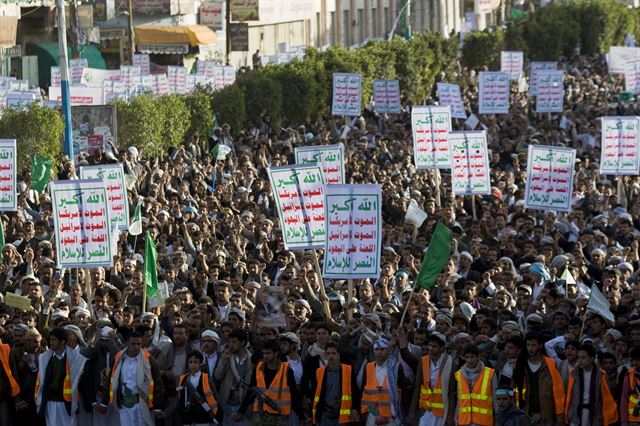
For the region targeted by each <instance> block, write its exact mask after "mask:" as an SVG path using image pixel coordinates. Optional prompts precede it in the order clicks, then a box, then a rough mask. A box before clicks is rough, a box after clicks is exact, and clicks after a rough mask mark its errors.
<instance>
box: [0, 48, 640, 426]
mask: <svg viewBox="0 0 640 426" xmlns="http://www.w3.org/2000/svg"><path fill="white" fill-rule="evenodd" d="M559 67H560V68H562V69H564V70H565V73H566V74H565V75H566V80H565V88H566V90H565V111H564V112H563V113H561V114H536V113H535V112H534V111H533V101H532V98H531V97H529V96H528V94H527V93H526V92H522V93H519V92H518V91H517V88H516V87H515V86H514V87H513V90H512V102H511V109H510V113H509V114H508V115H499V116H480V117H479V118H480V120H481V123H482V124H481V125H482V126H483V127H484V128H485V129H486V132H487V137H488V146H489V148H490V162H491V179H492V185H493V188H492V192H491V195H490V196H477V197H476V200H475V202H472V200H471V197H460V196H458V197H456V196H454V195H452V193H451V176H450V173H449V171H447V170H442V171H441V172H438V171H436V170H416V168H415V166H414V165H413V148H412V142H411V121H410V107H409V106H408V105H407V106H406V109H405V110H403V113H402V114H399V115H394V116H385V115H379V114H376V113H374V112H372V111H369V110H367V109H365V110H364V112H363V115H362V116H361V117H358V118H356V119H353V120H346V121H345V120H344V119H339V118H334V117H327V118H326V119H325V120H324V121H322V122H319V123H303V124H302V125H300V126H299V127H295V128H288V129H281V128H279V127H276V126H275V125H274V124H273V123H272V117H270V116H269V114H268V112H266V113H264V114H263V115H262V116H261V117H259V118H258V117H256V120H255V121H253V122H250V123H248V125H247V126H246V128H244V129H231V128H229V126H228V125H223V126H222V127H221V128H216V129H215V130H214V131H213V133H212V135H211V136H210V137H205V136H199V135H193V138H192V139H190V140H188V141H186V142H185V144H184V145H183V146H180V147H179V148H177V149H175V150H171V151H170V152H168V153H165V154H164V155H160V156H159V157H156V158H149V157H148V156H146V155H145V153H144V152H142V151H139V150H138V149H136V148H134V147H131V148H128V149H123V150H120V152H116V153H114V152H111V151H107V152H105V151H103V150H101V149H98V150H96V151H95V152H93V153H90V155H88V156H87V157H86V158H83V159H82V160H81V161H79V164H73V163H72V162H71V161H69V159H68V158H61V159H59V161H58V165H59V167H58V170H59V171H58V172H57V176H56V179H57V180H66V179H77V178H78V177H77V174H78V170H77V167H78V166H80V165H83V164H91V165H93V164H107V163H111V162H116V161H117V162H121V163H122V164H123V167H124V170H125V172H126V174H127V175H128V176H129V177H130V178H131V181H132V182H135V183H134V184H132V185H131V187H130V190H129V191H128V196H129V205H130V211H134V209H135V206H136V205H137V204H138V203H142V216H143V223H144V229H145V230H146V231H148V232H149V233H150V235H151V236H152V238H153V240H154V241H155V244H156V247H157V252H158V264H157V271H158V277H159V281H160V283H161V284H162V286H163V287H165V285H166V289H167V294H166V296H167V297H166V298H164V300H161V301H160V302H159V303H150V302H151V300H146V298H145V297H144V292H145V283H144V259H145V257H144V244H143V243H142V239H140V241H138V239H137V238H136V237H134V236H132V235H128V234H127V233H126V232H122V233H121V234H120V237H119V241H118V243H117V252H116V254H115V256H114V262H113V266H112V267H110V268H93V269H78V270H73V271H64V270H60V269H57V267H56V250H55V244H52V241H53V234H54V232H55V229H54V226H53V218H52V206H51V200H50V197H49V195H48V194H47V192H46V191H45V192H42V193H38V192H36V191H34V190H32V188H31V187H30V185H29V184H28V182H29V176H28V175H26V174H25V175H23V176H21V177H20V179H19V181H20V182H19V184H20V190H21V193H20V196H19V206H18V211H17V212H15V213H6V214H3V215H1V216H0V219H1V221H2V226H3V227H4V235H5V242H6V244H5V245H4V246H3V247H2V263H1V264H0V288H1V292H2V294H3V296H4V297H3V299H6V295H7V294H9V293H14V294H15V295H19V296H26V297H28V298H29V299H30V302H31V307H32V309H30V310H26V311H25V310H20V309H17V308H12V307H9V306H8V305H6V304H0V337H1V341H2V344H1V345H0V366H1V367H2V368H0V424H2V425H6V426H10V425H27V424H28V425H42V424H45V423H46V424H47V425H67V424H76V425H79V426H93V425H96V426H98V425H110V426H113V425H117V424H120V425H121V426H133V425H135V426H137V425H147V426H150V425H154V424H156V425H167V426H169V425H204V424H214V423H219V424H224V425H232V426H233V425H245V424H256V425H298V424H300V425H302V424H318V425H323V426H328V425H337V424H349V423H351V424H362V425H374V424H375V425H411V424H420V425H436V426H438V425H454V424H458V425H471V424H474V425H493V424H496V425H501V426H502V425H529V424H531V425H583V426H584V425H610V424H621V425H625V426H626V425H640V403H639V402H638V401H639V399H640V308H639V306H640V282H639V281H637V276H638V273H639V270H640V253H639V241H640V198H638V197H637V195H638V193H640V179H639V178H638V177H636V176H631V177H628V176H625V177H617V176H605V175H601V174H599V172H598V169H599V164H598V162H599V160H600V134H599V125H600V124H599V120H598V118H599V117H601V116H606V115H635V114H636V112H635V105H634V103H633V102H625V101H623V100H622V99H620V98H619V94H620V93H621V92H622V80H621V79H619V78H616V77H615V76H610V75H608V74H607V70H606V64H605V61H604V58H603V57H578V58H576V59H574V60H571V61H568V60H567V61H563V62H560V63H559ZM439 79H440V80H442V81H464V82H465V84H464V85H463V86H462V92H463V96H464V100H465V104H466V106H467V111H468V112H471V111H476V110H477V77H476V75H475V73H474V72H470V71H468V70H464V69H460V71H459V74H457V75H442V76H440V78H439ZM435 102H437V96H436V94H435V93H434V98H433V99H428V100H427V103H435ZM273 121H275V120H273ZM463 126H464V125H463V123H462V122H461V121H455V122H454V128H455V130H463ZM336 143H339V144H342V145H343V146H344V149H345V153H346V159H345V168H346V179H347V183H377V184H380V185H381V186H382V192H383V196H384V197H383V198H384V200H385V204H384V206H383V209H382V217H383V221H384V225H383V228H382V229H383V231H382V232H383V235H382V243H383V244H382V245H383V247H384V249H383V252H382V258H381V272H380V276H379V277H376V278H371V279H364V280H361V279H358V280H353V281H352V282H348V281H346V280H326V279H322V277H321V273H320V271H318V270H317V269H316V267H315V262H314V255H313V253H312V252H311V251H297V252H294V251H289V250H286V249H285V247H284V244H283V239H282V233H281V229H280V227H279V220H278V216H277V210H276V205H275V202H274V196H273V192H272V190H271V188H270V184H269V180H268V175H267V168H268V167H272V166H281V165H287V164H293V163H294V156H293V149H294V147H298V146H307V145H323V144H336ZM529 144H545V145H552V146H565V147H571V148H575V149H576V150H577V153H578V155H577V160H576V164H575V175H574V193H573V199H572V201H573V203H572V211H571V212H570V213H568V214H565V213H556V212H552V211H546V212H544V211H533V210H525V208H524V201H523V194H524V186H525V180H526V172H525V171H526V160H527V158H526V155H527V147H528V145H529ZM216 145H224V146H226V147H228V148H230V150H231V152H230V153H229V154H228V155H227V156H226V158H224V159H222V160H220V159H218V158H220V157H217V156H215V157H214V156H212V154H211V151H212V148H213V149H214V154H215V153H218V152H219V149H215V147H216ZM619 179H620V180H621V181H620V182H618V180H619ZM411 200H415V201H416V202H417V204H418V206H419V207H420V208H421V209H423V210H424V211H425V212H426V214H427V219H426V220H425V221H424V222H423V223H422V224H421V225H420V226H416V223H414V222H412V221H410V220H406V218H405V213H406V211H407V207H408V205H409V202H410V201H411ZM473 204H475V205H476V206H477V211H474V210H476V209H475V208H474V206H473ZM474 216H475V217H474ZM438 222H442V223H443V224H444V225H446V226H447V227H449V228H450V229H451V230H452V232H453V235H454V244H453V249H452V253H451V257H450V259H449V262H448V263H447V265H446V266H445V268H444V270H443V271H442V272H441V273H440V275H439V277H438V279H437V282H436V284H435V286H434V287H433V288H432V289H430V290H427V289H424V288H416V289H415V291H412V287H413V282H414V280H415V278H416V276H417V275H418V271H419V270H420V266H421V263H422V260H423V256H424V252H425V249H426V248H427V246H428V244H429V242H430V238H431V235H432V233H433V231H434V229H435V225H436V224H437V223H438ZM318 256H319V257H320V258H322V250H318ZM567 272H568V273H567ZM569 277H570V278H571V279H569ZM270 286H277V287H280V288H282V289H283V290H284V296H285V300H284V303H283V305H282V308H281V309H282V312H283V314H284V315H285V317H286V325H285V326H284V327H277V326H273V325H272V324H269V323H265V322H264V321H263V320H264V315H257V314H256V313H257V312H258V311H259V310H267V311H268V310H269V309H270V307H269V306H268V304H266V303H265V301H264V300H262V299H261V298H260V297H259V294H261V290H262V289H264V288H268V287H270ZM321 286H323V287H324V289H325V291H320V287H321ZM351 289H352V294H351V295H349V294H348V293H349V291H351ZM592 289H597V291H599V292H600V293H602V294H603V295H604V297H605V298H606V300H607V301H608V303H609V306H608V307H606V304H605V305H604V306H605V307H604V308H602V307H601V306H600V307H601V309H599V310H598V309H595V310H590V309H587V305H588V303H589V298H590V293H591V292H592V291H594V290H592ZM143 302H144V304H145V305H146V306H144V307H143ZM602 309H608V310H609V311H610V312H611V313H612V314H613V318H614V319H615V321H612V319H611V318H612V316H611V315H608V314H607V312H603V311H602ZM405 311H406V315H405V316H404V318H403V313H404V312H405ZM403 319H404V321H403Z"/></svg>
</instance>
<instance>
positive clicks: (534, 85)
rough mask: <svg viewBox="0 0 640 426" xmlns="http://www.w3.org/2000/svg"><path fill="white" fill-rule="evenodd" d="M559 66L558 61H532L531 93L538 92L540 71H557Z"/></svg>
mask: <svg viewBox="0 0 640 426" xmlns="http://www.w3.org/2000/svg"><path fill="white" fill-rule="evenodd" d="M557 68H558V64H557V63H556V62H531V69H530V71H529V94H530V95H531V96H536V95H537V94H538V73H539V72H540V71H555V70H556V69H557Z"/></svg>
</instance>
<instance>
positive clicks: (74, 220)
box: [49, 180, 113, 268]
mask: <svg viewBox="0 0 640 426" xmlns="http://www.w3.org/2000/svg"><path fill="white" fill-rule="evenodd" d="M49 190H50V191H51V205H52V206H53V221H54V225H55V229H56V232H55V239H56V252H57V254H58V255H57V261H58V263H57V265H58V267H59V268H93V267H97V266H111V264H112V262H113V259H112V253H111V232H110V231H111V228H110V226H109V209H108V207H107V187H106V185H105V182H104V181H102V180H74V181H57V182H51V183H49Z"/></svg>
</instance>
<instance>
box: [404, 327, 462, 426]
mask: <svg viewBox="0 0 640 426" xmlns="http://www.w3.org/2000/svg"><path fill="white" fill-rule="evenodd" d="M427 341H428V344H427V350H428V354H427V355H425V356H423V357H422V361H421V366H420V367H419V368H418V369H417V370H418V371H417V372H418V374H417V375H416V382H415V388H414V393H413V401H412V404H411V409H410V412H411V413H415V412H416V406H418V407H419V408H420V412H423V414H422V416H421V417H420V426H431V425H433V426H444V425H445V424H451V422H452V421H453V418H454V412H455V401H452V400H451V397H452V396H453V395H454V393H455V379H454V376H453V375H454V373H455V369H454V367H453V358H451V356H450V355H449V354H447V353H446V351H445V348H446V344H447V338H446V337H445V336H444V335H443V334H441V333H438V332H437V331H435V332H433V333H432V334H431V335H430V336H429V338H428V339H427Z"/></svg>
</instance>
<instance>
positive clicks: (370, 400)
mask: <svg viewBox="0 0 640 426" xmlns="http://www.w3.org/2000/svg"><path fill="white" fill-rule="evenodd" d="M390 345H391V343H390V341H389V339H387V338H386V337H380V338H379V339H378V340H376V342H375V343H374V344H373V351H374V355H375V361H372V362H369V363H368V364H367V365H366V367H365V370H364V374H363V377H362V399H361V401H360V413H361V414H362V415H363V416H365V418H366V424H367V426H372V425H387V426H396V425H402V424H404V413H403V412H402V407H401V405H400V401H401V394H402V390H403V389H406V388H404V387H402V386H400V384H401V383H402V382H403V381H404V377H403V376H402V371H403V370H402V368H399V365H400V364H399V363H398V361H397V360H396V359H395V358H394V357H392V356H391V352H390V349H389V347H390Z"/></svg>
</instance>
